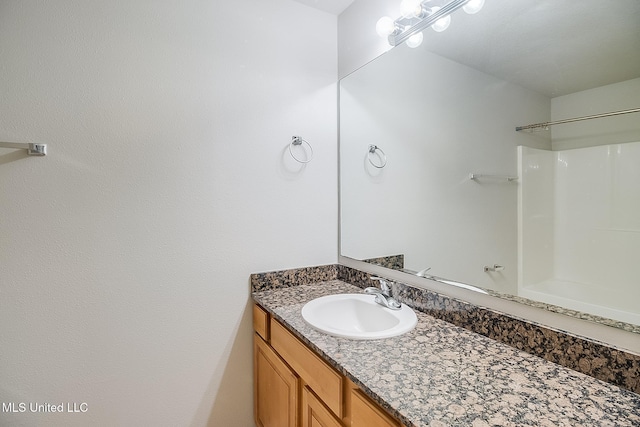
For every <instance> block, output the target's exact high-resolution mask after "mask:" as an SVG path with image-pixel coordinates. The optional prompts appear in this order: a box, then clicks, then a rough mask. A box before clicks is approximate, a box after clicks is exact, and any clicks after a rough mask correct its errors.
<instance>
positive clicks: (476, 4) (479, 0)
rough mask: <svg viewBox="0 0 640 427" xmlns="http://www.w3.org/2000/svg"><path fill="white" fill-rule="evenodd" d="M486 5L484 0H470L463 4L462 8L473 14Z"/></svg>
mask: <svg viewBox="0 0 640 427" xmlns="http://www.w3.org/2000/svg"><path fill="white" fill-rule="evenodd" d="M482 6H484V0H469V1H468V2H467V4H465V5H464V6H462V10H464V11H465V12H467V13H468V14H469V15H473V14H474V13H478V12H480V9H482Z"/></svg>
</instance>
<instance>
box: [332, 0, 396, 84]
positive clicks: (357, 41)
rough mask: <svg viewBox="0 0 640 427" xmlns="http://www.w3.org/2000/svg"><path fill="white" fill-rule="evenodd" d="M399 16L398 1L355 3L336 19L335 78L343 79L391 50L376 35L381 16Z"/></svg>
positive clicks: (370, 0)
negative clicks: (336, 57) (337, 40)
mask: <svg viewBox="0 0 640 427" xmlns="http://www.w3.org/2000/svg"><path fill="white" fill-rule="evenodd" d="M398 15H400V1H389V0H355V1H354V2H353V3H351V5H350V6H349V7H348V8H347V9H346V10H345V11H343V12H342V13H341V14H340V16H338V39H339V40H340V43H339V44H338V75H339V77H340V78H343V77H345V76H347V75H348V74H350V73H352V72H353V71H355V70H357V69H358V68H360V67H362V66H363V65H364V64H366V63H367V62H369V61H371V60H373V59H374V58H377V57H378V56H379V55H381V54H382V53H384V52H386V51H388V50H389V49H391V46H389V43H388V42H387V40H386V39H384V38H382V37H380V36H379V35H378V34H377V33H376V23H377V22H378V20H379V19H380V18H381V17H383V16H389V17H396V16H398Z"/></svg>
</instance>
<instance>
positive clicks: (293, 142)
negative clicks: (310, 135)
mask: <svg viewBox="0 0 640 427" xmlns="http://www.w3.org/2000/svg"><path fill="white" fill-rule="evenodd" d="M303 142H304V143H305V144H307V146H308V147H309V151H311V155H310V156H309V158H308V159H307V160H300V159H299V158H297V157H296V156H295V155H294V154H293V150H292V149H291V147H292V146H294V145H302V143H303ZM289 154H291V157H293V160H295V161H296V162H298V163H309V162H310V161H311V160H313V147H312V146H311V144H309V142H308V141H306V140H304V139H302V137H301V136H292V137H291V143H290V144H289Z"/></svg>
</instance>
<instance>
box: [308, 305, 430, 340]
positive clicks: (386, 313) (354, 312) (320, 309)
mask: <svg viewBox="0 0 640 427" xmlns="http://www.w3.org/2000/svg"><path fill="white" fill-rule="evenodd" d="M374 299H375V295H367V294H337V295H328V296H325V297H320V298H316V299H314V300H311V301H309V302H308V303H306V304H305V305H304V307H302V317H303V318H304V320H305V321H306V322H307V323H308V324H309V325H310V326H312V327H313V328H315V329H317V330H319V331H321V332H324V333H327V334H329V335H333V336H336V337H344V338H351V339H356V340H374V339H379V338H389V337H395V336H397V335H402V334H404V333H406V332H409V331H410V330H412V329H413V328H414V327H415V326H416V324H417V323H418V318H417V317H416V314H415V313H414V312H413V310H412V309H411V308H409V307H408V306H406V305H404V304H402V307H401V308H400V310H391V309H389V308H386V307H383V306H382V305H380V304H378V303H376V302H374Z"/></svg>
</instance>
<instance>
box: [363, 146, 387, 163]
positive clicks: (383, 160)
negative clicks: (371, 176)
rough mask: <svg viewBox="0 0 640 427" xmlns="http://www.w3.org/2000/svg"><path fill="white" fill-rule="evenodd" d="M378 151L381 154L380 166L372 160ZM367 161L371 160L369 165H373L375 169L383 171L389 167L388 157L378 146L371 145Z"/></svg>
mask: <svg viewBox="0 0 640 427" xmlns="http://www.w3.org/2000/svg"><path fill="white" fill-rule="evenodd" d="M376 151H379V152H380V154H379V155H378V156H379V157H380V160H381V162H380V163H379V164H376V163H375V162H374V161H373V160H371V157H372V155H373V154H375V152H376ZM367 160H369V163H371V166H373V167H374V168H378V169H382V168H383V167H385V166H386V165H387V155H386V154H384V151H382V148H380V147H378V146H377V145H373V144H370V145H369V152H368V153H367Z"/></svg>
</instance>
